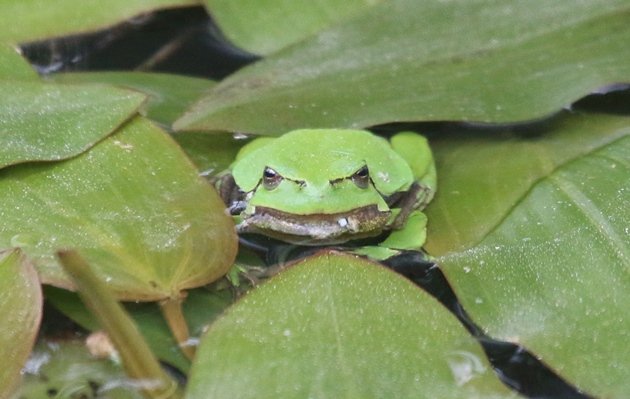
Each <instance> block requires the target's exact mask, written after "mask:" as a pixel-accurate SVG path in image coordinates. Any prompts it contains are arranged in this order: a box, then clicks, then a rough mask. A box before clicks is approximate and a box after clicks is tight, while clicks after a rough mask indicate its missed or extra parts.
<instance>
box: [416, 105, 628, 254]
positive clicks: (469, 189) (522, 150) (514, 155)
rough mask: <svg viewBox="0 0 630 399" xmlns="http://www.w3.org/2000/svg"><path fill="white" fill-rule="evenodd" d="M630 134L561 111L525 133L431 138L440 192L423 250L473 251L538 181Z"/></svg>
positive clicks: (606, 121) (598, 118) (617, 123)
mask: <svg viewBox="0 0 630 399" xmlns="http://www.w3.org/2000/svg"><path fill="white" fill-rule="evenodd" d="M629 134H630V118H627V117H613V116H608V115H597V114H568V113H565V114H563V115H559V116H558V117H557V118H555V119H554V120H552V121H550V122H549V123H548V124H547V125H545V126H541V127H540V130H539V131H538V132H531V133H530V134H527V135H519V134H513V133H512V134H510V133H507V132H502V133H500V132H496V131H494V132H478V133H477V134H475V133H472V132H464V133H461V134H459V135H450V136H448V137H445V138H444V139H440V138H436V139H434V140H432V141H431V147H432V148H433V151H434V153H435V158H436V164H437V169H438V180H439V188H438V192H437V195H436V197H435V199H434V200H433V202H432V203H431V204H430V206H429V208H428V209H427V215H428V217H429V226H428V228H429V230H428V234H427V236H428V241H427V244H426V248H427V250H428V251H429V252H430V253H431V254H432V255H441V254H444V253H446V252H449V251H453V250H464V249H466V248H470V247H473V246H474V245H475V244H477V243H478V242H480V241H481V240H483V238H484V237H486V236H487V235H488V234H489V233H490V232H492V231H493V230H494V229H495V228H496V227H497V226H498V225H499V224H500V223H501V222H502V221H503V219H505V218H506V217H507V216H508V215H509V213H510V212H511V211H512V210H513V209H514V206H515V205H517V204H518V203H519V202H520V201H522V200H523V199H524V198H525V197H526V196H527V195H528V193H529V191H530V190H531V189H532V187H533V186H534V185H535V184H536V183H537V182H538V181H539V180H541V179H543V178H545V177H547V176H549V175H550V174H552V173H553V172H554V171H555V170H556V169H558V168H560V167H561V166H562V165H564V164H567V163H570V162H572V161H574V160H576V159H578V158H580V157H583V156H585V155H587V154H589V153H591V152H593V151H596V150H597V149H599V148H601V147H602V146H605V145H609V144H611V143H614V142H616V141H617V140H619V139H620V138H622V137H625V136H627V135H629ZM597 179H600V180H602V181H607V180H608V179H609V178H608V177H607V176H598V177H596V178H593V180H597Z"/></svg>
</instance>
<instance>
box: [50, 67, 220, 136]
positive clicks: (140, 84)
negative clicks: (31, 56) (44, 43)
mask: <svg viewBox="0 0 630 399" xmlns="http://www.w3.org/2000/svg"><path fill="white" fill-rule="evenodd" d="M53 79H54V80H55V81H56V82H61V83H108V84H112V85H116V86H120V87H125V88H128V89H133V90H137V91H139V92H141V93H144V94H146V95H147V97H148V101H147V103H146V104H144V106H143V107H142V109H141V112H142V114H143V115H145V116H146V117H147V118H149V119H152V120H154V121H157V122H159V123H161V124H163V125H166V126H170V125H171V124H172V123H173V122H174V121H175V119H177V117H178V116H179V115H181V113H182V112H184V110H185V109H186V108H187V107H188V106H190V105H192V104H193V103H194V102H195V101H196V100H197V99H198V98H199V97H200V96H201V94H202V93H203V92H205V91H207V90H208V89H209V88H210V87H212V86H213V85H214V82H212V81H211V80H208V79H200V78H192V77H188V76H180V75H172V74H167V73H147V72H81V73H62V74H58V75H54V76H53Z"/></svg>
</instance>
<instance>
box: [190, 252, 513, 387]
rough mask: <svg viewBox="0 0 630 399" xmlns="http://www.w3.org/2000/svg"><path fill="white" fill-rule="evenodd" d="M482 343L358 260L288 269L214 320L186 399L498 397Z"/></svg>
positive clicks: (327, 260)
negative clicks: (229, 398)
mask: <svg viewBox="0 0 630 399" xmlns="http://www.w3.org/2000/svg"><path fill="white" fill-rule="evenodd" d="M512 396H516V395H515V394H514V393H511V392H510V391H509V390H507V388H505V386H503V385H502V384H501V383H500V382H499V380H498V379H497V378H496V376H495V375H494V373H493V371H492V368H491V367H490V366H489V364H488V363H487V361H486V360H485V357H484V354H483V352H482V350H481V348H480V346H479V345H478V344H477V342H475V340H474V339H473V338H472V337H471V336H470V335H469V334H468V333H467V332H466V330H465V329H464V328H463V327H462V326H461V324H460V323H459V322H458V321H457V319H455V318H454V317H453V316H452V315H451V314H450V313H449V312H448V311H447V310H446V309H445V308H444V307H442V305H440V304H439V303H438V302H437V301H436V300H435V299H434V298H433V297H431V296H429V295H428V294H426V293H425V292H423V291H421V290H419V289H417V288H416V287H415V286H413V284H411V283H410V282H408V281H407V280H405V279H403V278H402V277H400V276H398V275H396V274H394V273H392V272H390V271H388V270H386V269H384V268H382V267H378V266H375V265H374V264H373V263H371V262H367V261H364V260H361V259H359V258H356V257H353V256H348V255H340V254H335V253H330V252H329V253H324V254H321V255H319V256H316V257H314V258H310V259H308V260H306V261H303V262H301V263H300V264H298V265H295V266H293V267H292V268H291V269H287V270H286V271H284V272H282V273H281V274H279V275H278V276H276V277H275V278H274V279H272V280H270V281H269V282H267V283H265V284H264V285H262V286H260V287H259V288H257V289H256V290H254V291H253V292H251V293H249V294H248V295H247V296H246V297H245V298H244V299H242V300H241V301H240V302H238V303H237V304H236V305H234V306H233V307H232V308H231V309H230V310H229V311H228V313H227V314H226V315H225V316H224V317H223V318H221V319H219V320H218V321H216V322H215V323H214V324H213V326H212V327H211V329H210V330H209V332H208V334H207V335H206V336H205V337H204V339H203V340H202V342H201V346H200V347H199V350H198V353H197V358H196V360H195V363H194V364H193V369H192V374H191V377H190V380H189V383H188V392H187V398H188V399H196V398H208V397H217V398H225V397H238V398H278V397H281V398H305V397H310V398H345V397H353V398H384V397H392V398H410V397H413V398H422V397H427V398H446V397H448V398H457V397H461V398H477V397H478V398H498V397H501V398H503V397H512Z"/></svg>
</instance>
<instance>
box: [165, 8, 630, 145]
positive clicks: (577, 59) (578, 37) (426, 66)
mask: <svg viewBox="0 0 630 399" xmlns="http://www.w3.org/2000/svg"><path fill="white" fill-rule="evenodd" d="M629 20H630V5H629V4H628V2H627V1H625V0H591V1H583V2H575V1H572V0H560V1H555V2H554V6H553V7H549V3H548V2H547V1H544V0H536V1H527V2H523V1H518V0H508V1H501V2H486V1H478V2H472V1H468V0H457V1H448V2H447V1H440V2H419V1H415V0H392V1H388V2H384V3H381V4H379V5H376V6H374V7H371V8H370V9H369V10H368V11H367V12H365V13H362V14H360V15H358V16H356V17H355V18H353V19H351V20H347V21H345V22H344V23H343V24H340V25H339V26H336V27H333V28H331V29H328V30H325V31H323V32H321V33H320V34H319V35H317V36H315V37H313V38H311V39H310V40H307V41H304V42H301V43H299V44H297V45H295V46H292V47H290V48H288V49H286V50H285V51H282V52H280V53H277V54H275V55H273V56H271V57H269V58H267V59H265V60H263V61H262V62H259V63H256V64H254V65H252V66H250V67H248V68H245V69H243V70H241V71H239V72H237V73H236V74H234V75H232V77H230V78H228V79H226V80H224V81H223V82H221V83H220V84H219V85H217V86H216V87H215V88H214V89H213V90H211V92H210V93H208V95H207V96H206V97H205V98H204V99H202V100H200V102H199V103H197V105H196V106H195V107H193V108H192V109H191V110H190V111H189V112H188V113H187V114H185V115H184V116H183V117H182V118H180V119H179V120H178V121H177V122H176V123H175V127H176V128H177V129H186V130H195V129H209V130H227V131H239V132H255V133H264V134H276V135H277V134H281V133H284V132H286V131H288V130H291V129H294V128H299V127H304V126H308V127H336V128H339V127H363V126H371V125H375V124H380V123H386V122H396V121H421V120H475V121H485V122H511V121H517V120H528V119H532V118H539V117H541V116H545V115H548V114H550V113H552V112H554V111H557V110H559V109H561V108H562V107H564V106H566V105H567V104H569V103H571V102H573V101H574V100H576V99H578V98H580V97H582V96H584V95H585V94H587V93H589V92H591V91H593V90H595V89H597V88H599V87H601V86H604V85H607V84H610V83H616V82H627V81H629V80H630V63H629V62H628V60H629V59H630V46H627V45H626V43H628V42H630V23H628V21H629ZM261 115H264V116H265V117H261Z"/></svg>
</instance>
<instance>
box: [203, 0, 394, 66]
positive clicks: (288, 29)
mask: <svg viewBox="0 0 630 399" xmlns="http://www.w3.org/2000/svg"><path fill="white" fill-rule="evenodd" d="M379 2H382V0H302V1H300V0H297V1H296V0H267V1H260V0H259V1H247V0H206V4H207V8H208V10H209V11H210V14H211V15H212V17H213V18H214V19H215V20H216V21H217V24H218V25H219V27H220V28H221V31H222V32H223V33H224V34H225V35H226V36H227V37H228V39H230V40H231V41H232V42H234V43H235V44H236V45H237V46H239V47H242V48H244V49H245V50H248V51H250V52H252V53H256V54H269V53H272V52H274V51H277V50H279V49H281V48H283V47H286V46H288V45H290V44H293V43H296V42H298V41H300V40H302V39H304V38H305V37H308V36H310V35H312V34H314V33H316V32H318V31H319V30H321V29H322V28H325V27H328V26H330V25H332V24H334V23H336V22H339V21H342V20H344V19H345V18H347V17H348V16H350V15H352V14H356V13H358V12H361V11H363V10H365V9H366V8H367V7H368V6H370V5H374V4H377V3H379Z"/></svg>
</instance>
